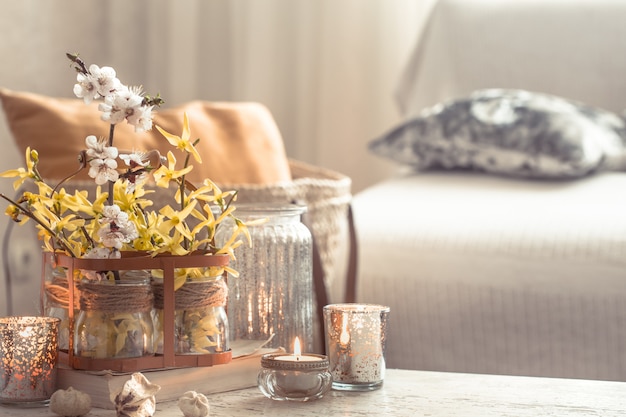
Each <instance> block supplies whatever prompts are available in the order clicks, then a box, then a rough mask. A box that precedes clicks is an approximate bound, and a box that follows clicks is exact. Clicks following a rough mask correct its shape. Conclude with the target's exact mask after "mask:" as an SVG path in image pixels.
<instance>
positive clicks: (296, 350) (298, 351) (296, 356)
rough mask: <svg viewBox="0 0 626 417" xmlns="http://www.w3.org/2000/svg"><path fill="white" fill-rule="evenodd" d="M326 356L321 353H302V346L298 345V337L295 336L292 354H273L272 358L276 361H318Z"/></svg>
mask: <svg viewBox="0 0 626 417" xmlns="http://www.w3.org/2000/svg"><path fill="white" fill-rule="evenodd" d="M325 358H326V357H325V356H323V355H311V354H304V355H303V354H302V347H301V346H300V338H298V337H296V339H295V340H294V342H293V354H292V355H280V356H275V357H274V360H276V361H285V362H320V361H323V360H324V359H325Z"/></svg>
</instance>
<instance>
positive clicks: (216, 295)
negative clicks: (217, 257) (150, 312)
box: [152, 279, 228, 310]
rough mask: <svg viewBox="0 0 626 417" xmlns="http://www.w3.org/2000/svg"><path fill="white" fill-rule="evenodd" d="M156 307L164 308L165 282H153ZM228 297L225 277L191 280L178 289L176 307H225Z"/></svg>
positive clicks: (181, 308) (178, 308) (186, 308)
mask: <svg viewBox="0 0 626 417" xmlns="http://www.w3.org/2000/svg"><path fill="white" fill-rule="evenodd" d="M152 291H153V293H154V308H156V309H159V310H162V309H163V282H162V281H157V282H153V283H152ZM227 299H228V285H227V284H226V282H224V280H223V279H217V280H210V281H189V282H187V283H186V284H185V285H183V286H182V287H180V288H179V289H177V290H176V297H175V302H174V305H175V309H176V310H191V309H200V308H205V307H224V306H225V305H226V300H227Z"/></svg>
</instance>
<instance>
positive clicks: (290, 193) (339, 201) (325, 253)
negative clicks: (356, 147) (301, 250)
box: [220, 159, 352, 288]
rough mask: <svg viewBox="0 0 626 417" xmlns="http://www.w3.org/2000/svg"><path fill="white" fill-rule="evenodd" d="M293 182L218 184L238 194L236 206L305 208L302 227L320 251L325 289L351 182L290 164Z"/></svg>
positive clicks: (307, 166)
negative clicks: (304, 226)
mask: <svg viewBox="0 0 626 417" xmlns="http://www.w3.org/2000/svg"><path fill="white" fill-rule="evenodd" d="M289 167H290V169H291V175H292V178H293V180H292V181H290V182H284V183H276V184H269V185H257V184H220V187H223V189H234V190H238V195H237V202H238V203H298V204H303V205H306V206H307V213H306V214H305V216H304V218H303V222H304V224H306V226H307V227H308V228H309V229H310V230H311V233H312V235H313V239H314V241H315V245H316V247H317V250H318V251H319V254H320V258H321V263H322V269H323V274H324V278H325V286H326V288H328V287H329V285H330V282H329V281H331V280H332V279H334V277H335V275H336V274H337V271H335V266H336V264H337V261H338V260H337V256H339V254H338V251H337V249H338V248H339V247H340V246H343V245H342V242H341V239H344V238H345V235H346V230H347V225H348V220H347V212H348V206H349V204H350V201H351V199H352V195H351V193H350V187H351V185H352V180H351V179H350V178H349V177H347V176H345V175H343V174H340V173H338V172H335V171H332V170H329V169H325V168H320V167H317V166H314V165H311V164H307V163H305V162H301V161H296V160H293V159H291V160H289Z"/></svg>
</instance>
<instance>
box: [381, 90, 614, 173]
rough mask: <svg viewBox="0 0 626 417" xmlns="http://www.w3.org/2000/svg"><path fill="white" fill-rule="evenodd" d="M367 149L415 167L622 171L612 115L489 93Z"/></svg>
mask: <svg viewBox="0 0 626 417" xmlns="http://www.w3.org/2000/svg"><path fill="white" fill-rule="evenodd" d="M369 149H370V150H371V151H372V152H373V153H374V154H376V155H379V156H383V157H387V158H390V159H392V160H394V161H396V162H399V163H402V164H407V165H410V166H412V167H415V168H416V169H418V170H426V169H431V168H444V169H452V168H462V169H474V170H481V171H485V172H489V173H497V174H505V175H510V176H517V177H527V178H576V177H581V176H584V175H587V174H589V173H591V172H594V171H598V170H623V169H624V168H626V124H625V123H624V120H623V119H622V118H621V117H619V116H618V115H616V114H614V113H611V112H608V111H605V110H602V109H598V108H593V107H591V106H586V105H583V104H580V103H576V102H573V101H569V100H566V99H563V98H560V97H555V96H551V95H547V94H539V93H533V92H529V91H524V90H502V89H489V90H479V91H476V92H474V93H472V94H471V95H470V96H468V97H466V98H462V99H458V100H454V101H451V102H449V103H443V104H439V105H437V106H434V107H432V108H429V109H426V110H425V111H424V112H423V113H422V114H421V115H420V116H418V117H415V118H413V119H411V120H408V121H407V122H405V123H402V124H401V125H400V126H398V127H396V128H395V129H393V130H391V131H390V132H388V133H387V134H385V135H384V136H382V137H381V138H379V139H376V140H374V141H372V142H371V143H370V144H369Z"/></svg>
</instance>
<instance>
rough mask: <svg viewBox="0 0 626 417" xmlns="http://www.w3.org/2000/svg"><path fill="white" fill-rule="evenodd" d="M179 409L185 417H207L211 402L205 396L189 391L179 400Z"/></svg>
mask: <svg viewBox="0 0 626 417" xmlns="http://www.w3.org/2000/svg"><path fill="white" fill-rule="evenodd" d="M178 408H180V411H182V412H183V414H184V415H185V417H207V416H208V415H209V410H210V406H209V400H208V399H207V397H206V396H205V395H204V394H199V393H197V392H195V391H187V392H186V393H184V394H183V396H182V397H180V398H179V399H178Z"/></svg>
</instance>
